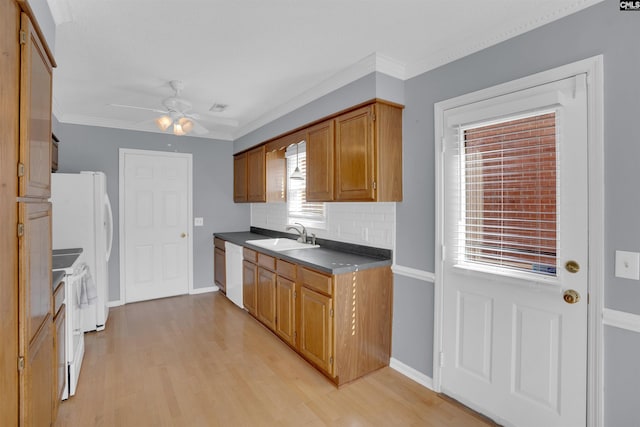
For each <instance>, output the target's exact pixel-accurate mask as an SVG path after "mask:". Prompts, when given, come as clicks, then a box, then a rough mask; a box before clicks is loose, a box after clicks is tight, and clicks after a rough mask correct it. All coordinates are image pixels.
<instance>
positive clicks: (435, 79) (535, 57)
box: [235, 0, 640, 426]
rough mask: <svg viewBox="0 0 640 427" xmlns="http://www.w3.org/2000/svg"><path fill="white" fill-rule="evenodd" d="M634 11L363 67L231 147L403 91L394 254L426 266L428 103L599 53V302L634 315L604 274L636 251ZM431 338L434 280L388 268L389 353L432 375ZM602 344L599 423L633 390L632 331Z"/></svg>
mask: <svg viewBox="0 0 640 427" xmlns="http://www.w3.org/2000/svg"><path fill="white" fill-rule="evenodd" d="M638 18H639V16H638V13H630V12H621V11H619V10H618V2H615V1H611V0H608V1H605V2H602V3H599V4H597V5H594V6H592V7H590V8H588V9H585V10H583V11H580V12H578V13H576V14H573V15H571V16H568V17H565V18H563V19H561V20H558V21H556V22H553V23H551V24H548V25H545V26H543V27H540V28H538V29H536V30H533V31H530V32H528V33H526V34H523V35H521V36H518V37H515V38H513V39H510V40H507V41H505V42H503V43H500V44H498V45H496V46H493V47H491V48H488V49H485V50H483V51H481V52H478V53H476V54H473V55H469V56H467V57H465V58H462V59H460V60H458V61H455V62H452V63H450V64H447V65H445V66H442V67H440V68H437V69H435V70H432V71H429V72H426V73H424V74H422V75H419V76H416V77H414V78H412V79H410V80H407V81H406V82H403V83H400V84H398V82H397V81H394V80H393V79H391V80H388V81H385V78H383V77H381V76H380V75H379V74H374V75H370V76H367V77H365V78H363V79H360V80H359V81H357V82H355V83H354V84H352V85H348V86H345V87H344V88H341V89H339V90H337V91H336V92H334V93H331V94H329V95H327V96H326V97H324V99H321V100H318V101H316V102H312V103H310V104H308V105H306V106H305V107H303V108H300V109H299V110H296V111H294V112H292V113H290V114H288V115H287V116H284V117H283V118H281V119H278V120H276V121H274V122H273V123H270V124H269V125H267V126H264V127H263V128H261V129H258V130H256V131H255V132H253V133H252V134H249V135H247V136H246V137H244V138H241V139H240V140H238V141H236V146H235V151H239V150H242V149H245V148H247V147H249V146H251V145H254V144H256V143H258V142H260V141H261V140H264V139H267V138H270V137H272V136H275V135H277V134H279V133H282V132H284V131H286V130H289V129H291V128H293V127H296V126H299V125H301V124H304V123H305V122H308V121H310V120H312V119H315V118H318V117H321V116H322V115H325V114H328V113H330V112H331V111H330V110H331V109H333V111H336V110H337V109H339V108H340V107H346V106H348V105H353V104H354V103H357V102H358V100H363V99H366V98H371V97H372V96H369V93H372V92H371V91H373V93H375V94H376V96H380V97H381V98H388V97H389V96H394V95H396V96H399V97H400V98H404V104H405V110H404V116H403V133H404V135H403V139H404V141H403V174H404V184H403V185H404V200H403V201H402V202H401V203H398V204H397V209H396V220H397V230H396V238H397V241H396V262H397V264H398V265H401V266H407V267H412V268H415V269H419V270H423V271H427V272H433V271H434V269H435V266H434V243H435V214H434V205H435V175H434V169H435V159H434V122H433V121H434V118H433V113H434V109H433V106H434V104H435V103H436V102H439V101H442V100H445V99H449V98H452V97H455V96H459V95H462V94H465V93H469V92H473V91H476V90H480V89H484V88H487V87H490V86H494V85H497V84H501V83H504V82H508V81H511V80H514V79H517V78H520V77H525V76H528V75H531V74H534V73H537V72H540V71H545V70H548V69H551V68H554V67H558V66H561V65H564V64H567V63H571V62H574V61H578V60H581V59H585V58H588V57H591V56H595V55H599V54H603V55H604V68H605V71H604V72H605V83H604V84H605V96H604V97H605V105H604V110H605V117H604V120H605V129H604V132H605V159H604V162H605V183H604V184H605V194H606V207H605V236H606V237H605V239H606V241H605V253H606V259H605V260H604V261H605V283H604V286H605V305H606V307H608V308H611V309H615V310H621V311H627V312H630V313H635V314H640V283H638V282H636V281H629V280H625V279H618V278H615V277H614V274H613V271H614V270H613V261H614V251H615V250H616V249H621V250H627V251H640V227H639V226H638V225H637V220H638V218H640V191H638V190H637V188H636V186H635V183H637V182H640V168H638V167H637V164H638V160H639V159H640V127H638V126H637V121H638V114H639V112H640V80H639V79H638V75H639V74H640V54H639V53H638V47H637V41H638V40H640V21H639V20H638ZM385 77H387V76H385ZM370 79H373V81H372V80H370ZM372 84H373V85H374V86H375V87H374V88H371V85H372ZM402 86H404V87H403V88H402ZM390 88H392V89H390ZM356 89H357V90H356ZM387 91H390V92H391V94H388V93H387ZM400 92H402V93H401V94H400ZM347 101H348V102H347ZM338 106H340V107H338ZM328 110H329V111H328ZM612 331H613V332H612ZM432 337H433V284H431V283H428V282H425V281H418V280H415V279H410V278H407V277H402V276H399V275H396V276H395V284H394V324H393V357H394V358H396V359H397V360H399V361H400V362H402V363H405V364H407V365H409V366H410V367H412V368H414V369H416V370H418V371H420V372H422V373H424V374H426V375H428V376H432V375H433V367H432V353H433V338H432ZM605 346H606V348H605V378H606V381H605V382H606V407H605V414H606V425H609V426H623V425H629V422H630V421H629V422H625V421H628V420H631V419H632V418H631V416H635V414H636V408H635V406H637V405H636V404H637V393H636V394H634V395H633V396H634V398H630V397H629V395H627V393H632V392H633V393H635V390H631V388H632V386H631V385H633V384H637V382H638V380H639V377H638V368H637V366H638V364H637V358H638V349H639V348H640V334H636V333H634V332H629V331H625V330H619V329H615V328H606V330H605ZM626 372H631V373H633V377H632V378H631V379H626V380H625V378H629V377H627V376H626V375H625V373H626ZM633 419H634V420H635V418H633Z"/></svg>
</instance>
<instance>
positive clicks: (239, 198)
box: [233, 153, 247, 203]
mask: <svg viewBox="0 0 640 427" xmlns="http://www.w3.org/2000/svg"><path fill="white" fill-rule="evenodd" d="M233 201H234V202H236V203H242V202H246V201H247V153H242V154H236V155H235V156H233Z"/></svg>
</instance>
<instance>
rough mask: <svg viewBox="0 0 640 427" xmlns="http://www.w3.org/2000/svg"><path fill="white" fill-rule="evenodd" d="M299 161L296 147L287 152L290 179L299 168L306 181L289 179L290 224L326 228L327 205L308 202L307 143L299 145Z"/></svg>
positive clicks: (288, 207) (288, 205)
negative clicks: (295, 223) (298, 223)
mask: <svg viewBox="0 0 640 427" xmlns="http://www.w3.org/2000/svg"><path fill="white" fill-rule="evenodd" d="M297 156H298V159H297V162H296V149H295V147H294V146H292V147H290V148H288V149H287V151H286V157H287V177H290V176H291V174H292V173H293V171H294V170H295V168H296V164H297V166H298V167H299V168H300V172H301V173H302V176H303V177H304V179H301V180H300V179H289V178H288V188H287V211H288V216H289V223H294V222H301V223H303V224H304V225H306V226H316V227H318V226H324V223H325V205H324V203H321V202H307V197H306V191H307V179H306V177H307V155H306V143H305V142H301V143H299V144H298V154H297Z"/></svg>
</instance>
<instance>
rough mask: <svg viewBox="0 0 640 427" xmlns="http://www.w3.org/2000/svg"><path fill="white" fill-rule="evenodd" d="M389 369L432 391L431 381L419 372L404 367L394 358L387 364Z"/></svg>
mask: <svg viewBox="0 0 640 427" xmlns="http://www.w3.org/2000/svg"><path fill="white" fill-rule="evenodd" d="M389 367H390V368H391V369H393V370H395V371H398V372H399V373H401V374H402V375H404V376H405V377H407V378H409V379H411V380H413V381H415V382H417V383H418V384H420V385H422V386H424V387H426V388H428V389H429V390H433V379H432V378H431V377H430V376H428V375H425V374H423V373H422V372H420V371H417V370H415V369H414V368H412V367H411V366H409V365H405V364H404V363H402V362H401V361H399V360H398V359H395V358H393V357H392V358H391V360H390V362H389Z"/></svg>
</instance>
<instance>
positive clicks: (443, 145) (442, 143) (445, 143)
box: [440, 136, 447, 153]
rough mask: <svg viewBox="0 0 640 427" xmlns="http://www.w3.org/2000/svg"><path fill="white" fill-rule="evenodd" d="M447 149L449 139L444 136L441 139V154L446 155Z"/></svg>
mask: <svg viewBox="0 0 640 427" xmlns="http://www.w3.org/2000/svg"><path fill="white" fill-rule="evenodd" d="M446 147H447V139H446V138H445V137H444V136H443V137H442V138H441V139H440V152H441V153H444V151H445V149H446Z"/></svg>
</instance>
